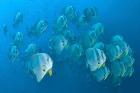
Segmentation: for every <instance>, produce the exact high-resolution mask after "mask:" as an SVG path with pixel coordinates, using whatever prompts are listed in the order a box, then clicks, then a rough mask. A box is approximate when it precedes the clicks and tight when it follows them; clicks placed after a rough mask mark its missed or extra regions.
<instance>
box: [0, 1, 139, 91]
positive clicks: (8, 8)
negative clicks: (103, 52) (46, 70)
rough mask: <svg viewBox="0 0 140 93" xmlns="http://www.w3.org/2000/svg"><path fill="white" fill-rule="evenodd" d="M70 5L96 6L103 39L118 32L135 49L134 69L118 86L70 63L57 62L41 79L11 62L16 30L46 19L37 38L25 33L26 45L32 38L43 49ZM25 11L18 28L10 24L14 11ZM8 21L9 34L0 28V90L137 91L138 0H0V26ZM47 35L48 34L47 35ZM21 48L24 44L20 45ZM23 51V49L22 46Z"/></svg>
mask: <svg viewBox="0 0 140 93" xmlns="http://www.w3.org/2000/svg"><path fill="white" fill-rule="evenodd" d="M67 5H73V6H75V7H76V8H77V9H78V10H80V11H82V10H83V9H84V8H85V7H92V6H95V7H96V8H97V10H98V16H99V20H100V21H101V22H102V23H103V24H104V26H105V33H104V35H105V36H106V41H109V40H110V38H111V36H113V35H115V34H121V35H122V36H124V38H125V40H126V41H127V42H128V44H130V46H131V48H132V49H133V51H134V56H135V59H136V62H135V73H134V76H133V77H132V78H130V79H127V80H124V81H123V83H122V85H121V86H120V87H116V88H112V87H106V85H104V84H103V85H102V84H100V83H97V82H95V81H92V80H91V79H90V78H89V77H88V76H87V75H86V71H84V70H82V69H81V71H80V68H79V70H78V71H79V73H78V75H77V72H73V71H71V68H70V67H64V65H62V64H61V63H60V64H57V66H56V68H55V70H54V75H53V76H52V77H51V78H50V77H46V78H45V79H44V80H43V81H42V82H41V83H37V82H36V81H35V79H33V77H32V76H31V75H29V73H28V72H27V71H26V70H25V69H24V66H22V65H23V63H22V62H21V63H16V64H12V63H10V62H9V61H8V57H7V53H8V49H9V46H10V44H11V42H12V37H13V35H14V34H15V33H16V32H17V31H22V32H23V33H25V34H26V31H27V29H28V27H30V26H31V25H32V24H33V23H34V22H36V21H37V20H39V19H46V20H47V21H48V23H49V30H48V32H47V34H46V35H44V36H42V37H41V38H39V39H32V38H31V39H30V40H29V38H28V37H27V36H25V42H24V44H25V46H27V44H29V43H30V42H31V41H32V42H36V43H38V44H39V45H40V46H42V48H43V49H42V50H44V51H45V48H46V47H47V43H46V45H45V44H44V42H43V40H47V39H48V37H49V32H51V30H52V28H51V26H52V24H53V22H54V20H55V19H56V18H57V16H59V15H60V14H61V13H60V11H61V10H62V8H63V7H65V6H67ZM18 11H21V12H22V13H23V14H24V22H23V24H22V25H21V26H20V27H19V28H18V29H13V28H12V22H13V17H14V15H15V14H16V12H18ZM3 24H8V30H9V32H8V35H6V36H5V35H4V33H3V32H2V29H0V93H140V63H139V62H140V58H139V57H140V1H139V0H0V27H2V25H3ZM47 36H48V37H47ZM23 48H24V47H23ZM21 51H22V50H21Z"/></svg>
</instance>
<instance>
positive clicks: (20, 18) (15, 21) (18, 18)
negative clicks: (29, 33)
mask: <svg viewBox="0 0 140 93" xmlns="http://www.w3.org/2000/svg"><path fill="white" fill-rule="evenodd" d="M22 22H23V14H22V13H21V12H17V13H16V15H15V17H14V19H13V27H14V28H16V27H18V26H19V24H21V23H22Z"/></svg>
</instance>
